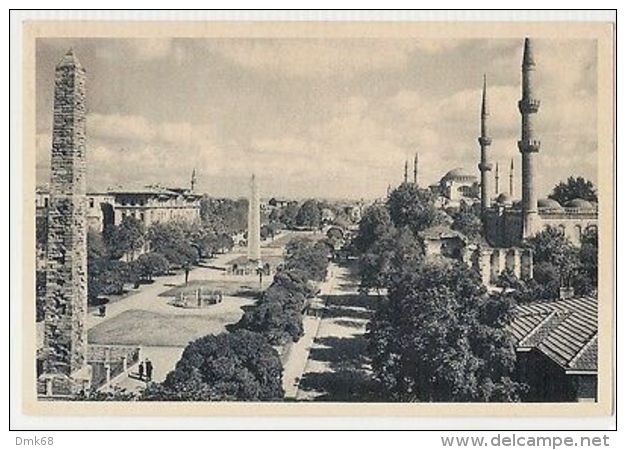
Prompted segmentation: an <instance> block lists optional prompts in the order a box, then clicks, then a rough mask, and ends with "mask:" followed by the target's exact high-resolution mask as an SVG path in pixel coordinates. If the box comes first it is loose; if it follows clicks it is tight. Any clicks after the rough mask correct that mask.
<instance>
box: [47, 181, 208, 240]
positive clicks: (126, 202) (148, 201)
mask: <svg viewBox="0 0 626 450" xmlns="http://www.w3.org/2000/svg"><path fill="white" fill-rule="evenodd" d="M49 197H50V195H49V193H48V191H47V190H46V189H43V188H38V189H37V193H36V197H35V203H36V209H37V212H36V215H37V217H38V218H45V217H46V216H47V210H48V205H49ZM201 197H202V196H201V195H200V194H197V193H195V192H193V191H192V190H191V189H188V188H164V187H161V186H156V185H152V186H146V187H143V188H139V189H124V188H112V189H109V190H107V191H106V192H91V193H87V208H86V211H87V223H88V226H89V228H90V229H92V230H96V231H100V232H102V231H104V229H105V228H107V227H108V226H112V225H119V224H120V222H121V221H122V220H123V219H124V217H134V218H135V219H138V220H140V221H142V222H143V223H144V225H145V226H150V225H151V224H153V223H155V222H167V221H170V220H185V221H195V220H199V219H200V198H201Z"/></svg>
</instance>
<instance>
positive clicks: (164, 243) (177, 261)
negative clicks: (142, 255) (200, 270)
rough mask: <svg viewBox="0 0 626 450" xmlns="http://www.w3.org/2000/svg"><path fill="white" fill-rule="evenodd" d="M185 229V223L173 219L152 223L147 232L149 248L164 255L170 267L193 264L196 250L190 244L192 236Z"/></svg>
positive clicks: (196, 254)
mask: <svg viewBox="0 0 626 450" xmlns="http://www.w3.org/2000/svg"><path fill="white" fill-rule="evenodd" d="M185 231H186V230H185V225H183V224H181V223H178V222H174V221H172V222H166V223H161V222H157V223H154V224H152V225H151V226H150V228H149V229H148V233H147V237H148V240H149V241H150V249H151V250H152V251H155V252H158V253H160V254H162V255H163V256H165V258H166V259H167V260H168V261H169V263H170V266H172V267H185V266H190V265H192V264H195V263H196V262H197V260H198V251H197V250H196V249H195V248H194V247H193V246H192V245H191V242H192V239H193V238H192V236H189V235H187V234H186V233H185Z"/></svg>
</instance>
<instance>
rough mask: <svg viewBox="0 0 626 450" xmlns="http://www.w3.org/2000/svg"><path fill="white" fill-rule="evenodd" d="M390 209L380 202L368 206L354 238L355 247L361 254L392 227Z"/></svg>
mask: <svg viewBox="0 0 626 450" xmlns="http://www.w3.org/2000/svg"><path fill="white" fill-rule="evenodd" d="M392 226H393V225H392V223H391V217H390V216H389V211H388V210H387V208H386V207H385V205H382V204H380V203H375V204H373V205H371V206H369V207H367V208H366V209H365V211H364V213H363V217H361V221H360V222H359V231H358V233H357V235H356V237H355V239H354V248H355V249H356V251H357V252H358V253H360V254H363V253H365V252H367V250H368V249H369V248H370V247H371V246H372V245H374V243H375V242H376V241H378V239H380V238H381V237H382V236H384V235H385V234H387V233H388V232H389V230H390V228H391V227H392Z"/></svg>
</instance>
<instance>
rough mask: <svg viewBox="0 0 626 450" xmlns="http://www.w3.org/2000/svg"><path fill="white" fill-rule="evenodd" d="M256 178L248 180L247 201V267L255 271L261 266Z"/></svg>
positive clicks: (259, 219) (258, 201)
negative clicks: (248, 196)
mask: <svg viewBox="0 0 626 450" xmlns="http://www.w3.org/2000/svg"><path fill="white" fill-rule="evenodd" d="M259 203H260V199H259V189H258V186H257V184H256V178H255V176H254V175H252V178H251V179H250V198H249V200H248V266H249V267H250V268H253V269H257V268H259V267H261V266H262V264H261V208H260V205H259Z"/></svg>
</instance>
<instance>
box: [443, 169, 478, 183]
mask: <svg viewBox="0 0 626 450" xmlns="http://www.w3.org/2000/svg"><path fill="white" fill-rule="evenodd" d="M476 179H477V178H476V176H475V175H474V174H472V173H469V172H468V171H466V170H465V169H463V168H462V167H457V168H456V169H452V170H450V171H449V172H448V173H446V174H445V175H444V176H443V178H442V179H441V180H442V181H473V180H476Z"/></svg>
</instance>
